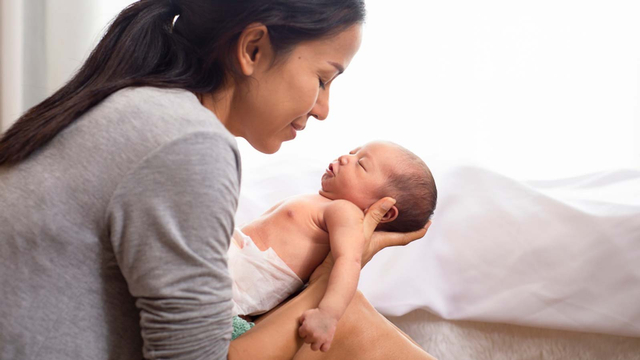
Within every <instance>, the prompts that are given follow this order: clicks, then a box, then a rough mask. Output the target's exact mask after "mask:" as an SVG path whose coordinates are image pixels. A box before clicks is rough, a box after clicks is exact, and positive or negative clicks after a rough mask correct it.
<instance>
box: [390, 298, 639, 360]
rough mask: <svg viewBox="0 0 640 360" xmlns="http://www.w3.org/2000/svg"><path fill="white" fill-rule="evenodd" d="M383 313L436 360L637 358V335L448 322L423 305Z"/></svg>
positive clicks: (605, 359)
mask: <svg viewBox="0 0 640 360" xmlns="http://www.w3.org/2000/svg"><path fill="white" fill-rule="evenodd" d="M388 318H389V320H391V322H393V323H394V324H396V326H398V327H399V328H400V329H402V331H404V332H405V333H407V334H408V335H409V336H411V337H412V338H413V339H414V340H415V341H416V342H417V343H418V344H420V345H421V346H422V348H423V349H424V350H426V351H427V352H428V353H429V354H431V355H433V356H435V357H436V358H438V360H466V359H470V360H533V359H536V360H568V359H569V360H574V359H575V360H640V338H631V337H623V336H613V335H602V334H589V333H581V332H573V331H562V330H551V329H540V328H532V327H524V326H516V325H506V324H496V323H481V322H472V321H450V320H444V319H442V318H440V317H438V316H436V315H433V314H431V313H429V312H427V311H423V310H416V311H413V312H411V313H409V314H406V315H404V316H399V317H388Z"/></svg>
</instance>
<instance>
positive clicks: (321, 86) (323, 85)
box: [318, 78, 327, 90]
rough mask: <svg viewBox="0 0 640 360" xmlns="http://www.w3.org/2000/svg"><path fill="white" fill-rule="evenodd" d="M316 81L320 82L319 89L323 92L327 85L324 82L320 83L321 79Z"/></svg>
mask: <svg viewBox="0 0 640 360" xmlns="http://www.w3.org/2000/svg"><path fill="white" fill-rule="evenodd" d="M318 81H319V82H320V88H321V89H323V90H324V88H325V86H326V85H327V84H326V83H325V82H324V81H322V79H321V78H318Z"/></svg>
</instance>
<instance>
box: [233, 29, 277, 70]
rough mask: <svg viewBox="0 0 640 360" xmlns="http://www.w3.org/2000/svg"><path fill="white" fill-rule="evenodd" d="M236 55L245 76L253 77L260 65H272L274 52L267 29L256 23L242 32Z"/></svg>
mask: <svg viewBox="0 0 640 360" xmlns="http://www.w3.org/2000/svg"><path fill="white" fill-rule="evenodd" d="M236 53H237V54H236V55H237V56H238V65H239V66H240V71H241V72H242V74H243V75H245V76H251V75H253V74H254V73H255V71H256V69H257V68H258V66H260V65H266V64H270V62H271V58H272V56H273V51H272V48H271V40H270V39H269V31H268V30H267V27H266V26H265V25H263V24H260V23H254V24H250V25H249V26H247V27H246V28H245V29H244V30H242V33H240V37H239V38H238V47H237V49H236Z"/></svg>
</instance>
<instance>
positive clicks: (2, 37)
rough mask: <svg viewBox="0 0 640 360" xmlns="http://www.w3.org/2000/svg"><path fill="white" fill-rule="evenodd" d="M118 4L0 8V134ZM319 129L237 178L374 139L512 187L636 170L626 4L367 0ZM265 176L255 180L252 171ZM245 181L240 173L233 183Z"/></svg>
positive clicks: (632, 14)
mask: <svg viewBox="0 0 640 360" xmlns="http://www.w3.org/2000/svg"><path fill="white" fill-rule="evenodd" d="M131 2H132V1H129V0H92V1H86V0H0V20H1V21H0V76H1V85H2V86H1V88H0V126H1V127H2V130H6V129H7V128H8V127H9V126H10V125H11V124H12V122H13V121H15V120H16V119H17V118H18V117H19V116H20V115H21V114H22V113H23V112H24V111H25V110H26V109H28V108H29V107H31V106H33V105H35V104H36V103H38V102H40V101H42V100H43V99H44V98H45V97H47V96H48V95H50V94H52V93H53V91H54V90H56V89H57V88H59V87H60V86H61V85H62V84H64V83H65V82H66V81H67V80H68V79H69V78H70V76H71V75H72V74H73V73H74V71H75V70H76V69H77V68H78V67H79V66H80V65H81V64H82V62H83V61H84V59H85V58H86V57H87V56H88V54H89V52H90V50H91V49H92V48H93V47H94V46H95V45H96V43H97V41H98V40H99V39H100V37H101V35H102V34H103V32H104V30H105V29H106V26H107V25H108V23H109V21H110V20H111V19H112V18H113V17H114V16H115V15H116V14H117V13H118V12H119V11H120V10H121V9H123V8H124V7H125V6H127V5H128V4H129V3H131ZM367 8H368V18H367V23H366V24H365V31H364V39H363V44H362V47H361V50H360V52H359V53H358V54H357V55H356V57H355V58H354V60H353V62H352V63H351V66H350V67H349V68H348V69H347V71H346V72H345V73H344V74H343V75H341V76H340V77H339V78H338V79H337V80H336V81H335V83H334V84H333V86H332V88H331V91H332V93H331V110H330V115H329V118H328V119H327V120H326V121H323V122H318V121H315V120H314V119H310V121H309V124H308V126H307V128H306V129H305V131H303V132H301V133H299V134H298V137H297V139H296V140H295V141H293V142H288V143H285V144H284V145H283V147H282V149H281V151H280V152H278V153H277V154H275V155H264V154H260V153H258V152H256V151H255V150H253V149H252V148H251V147H250V146H249V145H248V144H247V143H246V142H245V141H244V140H242V139H238V142H239V145H240V148H241V151H242V155H243V167H244V168H245V170H246V171H248V173H250V172H251V169H258V167H260V168H261V169H264V165H265V164H268V163H270V162H274V163H279V164H283V163H284V164H286V163H291V164H292V166H293V165H295V164H296V163H298V162H299V161H313V162H316V161H317V162H318V163H319V164H320V163H322V164H325V163H328V162H329V161H330V160H332V159H333V158H335V157H337V156H338V155H340V154H343V153H346V152H348V151H349V150H351V149H352V148H354V147H356V146H357V145H360V144H363V143H365V142H368V141H371V140H375V139H386V140H391V141H394V142H397V143H399V144H401V145H403V146H405V147H407V148H408V149H410V150H412V151H414V152H416V153H417V154H418V155H420V156H421V157H422V158H423V159H424V160H425V161H426V162H427V164H429V165H430V166H431V167H432V169H433V168H436V169H434V170H435V171H437V168H438V167H439V166H441V165H443V164H447V165H451V164H461V163H462V164H475V165H479V166H482V167H486V168H489V169H492V170H494V171H497V172H499V173H502V174H505V175H507V176H510V177H513V178H517V179H522V180H536V179H557V178H564V177H572V176H578V175H583V174H587V173H593V172H600V171H609V170H615V169H621V168H635V169H639V168H640V21H638V19H640V2H638V1H637V0H608V1H588V0H587V1H585V0H580V1H578V0H553V1H551V0H540V1H535V2H531V1H513V0H510V1H508V0H503V1H500V0H485V1H481V2H478V1H473V0H451V1H432V0H428V1H427V0H422V1H415V0H396V1H384V0H369V1H367ZM262 171H264V170H262ZM245 173H247V172H245Z"/></svg>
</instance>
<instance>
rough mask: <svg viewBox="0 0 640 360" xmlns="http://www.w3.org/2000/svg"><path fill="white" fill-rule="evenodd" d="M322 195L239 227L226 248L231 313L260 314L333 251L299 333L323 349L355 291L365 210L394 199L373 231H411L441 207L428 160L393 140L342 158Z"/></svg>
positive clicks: (293, 201)
mask: <svg viewBox="0 0 640 360" xmlns="http://www.w3.org/2000/svg"><path fill="white" fill-rule="evenodd" d="M321 185H322V188H321V190H320V191H319V194H310V195H301V196H294V197H291V198H288V199H285V200H284V201H282V202H280V203H278V204H276V205H275V206H274V207H272V208H271V209H269V210H268V211H267V212H266V213H264V214H263V215H262V216H261V217H259V218H258V219H256V220H254V221H252V222H251V223H249V224H247V225H246V226H243V227H242V228H241V229H236V230H235V232H234V234H233V238H232V240H231V245H230V247H229V253H228V255H229V271H230V274H231V278H232V279H233V303H234V308H233V311H234V315H257V314H261V313H264V312H267V311H268V310H270V309H272V308H274V307H275V306H276V305H278V304H279V303H280V302H282V301H283V300H284V299H286V298H287V297H288V296H289V295H291V294H292V293H294V292H295V291H297V290H298V289H300V288H301V287H302V286H303V285H304V283H305V282H306V281H307V280H308V279H309V276H310V275H311V273H312V272H313V271H314V270H315V268H316V267H317V266H318V265H320V264H321V263H322V262H323V260H324V259H325V257H326V256H327V254H328V253H329V251H331V253H332V256H333V258H334V261H335V262H334V266H333V269H332V271H331V274H330V277H329V284H328V287H327V290H326V293H325V295H324V297H323V299H322V300H321V302H320V304H319V305H318V308H316V309H311V310H308V311H306V312H305V313H304V314H303V315H302V318H301V326H300V328H299V334H300V336H301V337H302V338H304V339H305V342H307V343H310V344H311V348H312V349H313V350H318V349H320V350H322V351H326V350H328V349H329V347H330V345H331V340H332V339H333V335H334V332H335V328H336V323H337V322H338V320H339V319H340V317H341V316H342V314H343V313H344V312H345V310H346V308H347V306H348V305H349V303H350V302H351V299H352V297H353V295H354V294H355V292H356V287H357V285H358V279H359V277H360V269H361V264H360V257H361V254H362V250H363V245H364V235H363V234H362V221H363V219H364V212H365V211H366V209H368V208H369V206H371V205H373V204H374V203H375V202H376V201H378V200H379V199H381V198H383V197H386V196H389V197H392V198H394V199H395V200H396V204H395V206H393V207H392V208H391V209H390V210H389V211H388V212H387V213H386V214H385V216H384V217H383V219H382V221H381V222H380V224H379V225H378V227H377V228H376V230H383V231H397V232H410V231H415V230H419V229H421V228H422V227H424V226H425V225H426V223H427V222H428V221H429V218H430V217H431V215H432V214H433V211H434V209H435V206H436V200H437V191H436V186H435V182H434V180H433V177H432V175H431V172H430V171H429V168H428V167H427V166H426V165H425V163H424V162H423V161H422V160H421V159H420V158H419V157H417V156H416V155H414V154H413V153H411V152H410V151H408V150H406V149H405V148H403V147H401V146H399V145H396V144H394V143H390V142H371V143H368V144H366V145H364V146H362V147H359V148H357V149H355V150H353V151H351V152H350V153H349V154H348V155H342V156H340V157H339V158H338V159H336V160H334V161H333V162H331V164H329V166H328V168H327V170H326V172H325V173H324V174H323V175H322V180H321Z"/></svg>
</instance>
